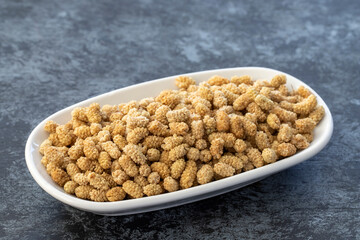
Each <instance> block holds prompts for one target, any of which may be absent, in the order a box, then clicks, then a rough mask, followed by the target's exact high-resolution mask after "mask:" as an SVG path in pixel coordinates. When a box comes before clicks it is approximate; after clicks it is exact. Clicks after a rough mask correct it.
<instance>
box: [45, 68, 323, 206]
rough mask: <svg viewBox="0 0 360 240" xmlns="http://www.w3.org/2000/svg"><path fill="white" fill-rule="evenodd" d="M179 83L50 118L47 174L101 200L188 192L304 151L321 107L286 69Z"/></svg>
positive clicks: (69, 189)
mask: <svg viewBox="0 0 360 240" xmlns="http://www.w3.org/2000/svg"><path fill="white" fill-rule="evenodd" d="M175 84H176V85H177V86H178V88H179V90H165V91H162V92H161V93H160V94H159V95H158V96H157V97H154V98H153V97H151V98H145V99H142V100H140V101H130V102H128V103H122V104H119V105H115V106H110V105H104V106H102V107H100V105H99V104H97V103H93V104H91V105H90V106H89V107H86V108H75V109H74V110H73V111H72V118H71V120H70V121H69V122H68V123H66V124H65V125H59V124H57V123H55V122H54V121H48V122H47V123H46V124H45V127H44V128H45V131H47V132H48V133H49V137H48V139H46V140H45V141H44V142H43V143H42V144H41V146H40V153H41V154H42V155H43V158H42V160H41V163H42V164H43V165H44V166H45V168H46V170H47V172H48V173H49V175H50V176H51V178H52V179H53V180H54V181H55V182H56V183H57V184H58V185H60V186H61V187H63V188H64V190H65V192H67V193H69V194H73V195H75V196H77V197H78V198H82V199H88V200H92V201H97V202H104V201H120V200H123V199H132V198H141V197H144V196H153V195H157V194H162V193H166V192H173V191H177V190H180V189H186V188H190V187H193V186H196V185H199V184H206V183H209V182H211V181H214V180H218V179H222V178H226V177H230V176H233V175H235V174H239V173H241V172H243V171H249V170H252V169H254V168H258V167H262V166H264V165H267V164H271V163H273V162H275V161H277V160H279V159H282V158H285V157H289V156H291V155H294V154H295V153H296V151H298V150H302V149H305V148H307V147H308V146H309V144H310V142H311V141H312V140H313V130H314V128H315V126H316V125H317V124H318V123H319V122H320V120H321V119H322V118H323V116H324V113H325V112H324V108H323V107H322V106H317V100H316V97H315V95H313V94H312V93H311V92H310V91H309V90H308V89H306V88H305V87H303V86H301V87H299V88H298V89H297V90H293V91H290V90H289V89H288V88H287V87H286V85H285V84H286V76H285V75H276V76H275V77H274V78H272V79H271V80H270V81H265V80H256V81H253V80H252V79H251V77H250V76H241V77H238V76H234V77H232V78H231V79H230V80H229V79H227V78H224V77H221V76H213V77H211V78H210V79H209V80H208V81H206V82H202V83H200V84H199V85H196V84H195V81H194V80H193V79H191V78H190V77H187V76H180V77H178V78H176V79H175Z"/></svg>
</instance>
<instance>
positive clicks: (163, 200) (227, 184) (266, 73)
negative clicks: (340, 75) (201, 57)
mask: <svg viewBox="0 0 360 240" xmlns="http://www.w3.org/2000/svg"><path fill="white" fill-rule="evenodd" d="M279 73H282V72H280V71H277V70H273V69H268V68H259V67H243V68H229V69H218V70H210V71H203V72H196V73H188V74H181V75H188V76H191V77H192V78H193V79H194V80H196V82H197V83H199V82H202V81H205V80H207V79H209V78H210V77H211V76H213V75H221V76H224V77H228V78H230V77H231V76H234V75H250V76H252V78H253V79H269V78H271V77H273V76H274V75H276V74H279ZM283 74H286V73H283ZM286 76H287V85H288V87H294V88H297V87H299V86H300V85H304V86H306V87H307V88H309V89H310V90H311V91H312V92H313V93H314V94H315V95H316V97H317V100H318V103H319V104H320V105H322V106H324V108H325V117H324V118H323V120H322V121H321V122H320V124H319V125H318V126H317V127H316V129H315V133H314V141H313V142H312V143H311V145H310V147H309V148H307V149H305V150H303V151H301V152H299V153H297V154H295V155H294V156H291V157H289V158H286V159H283V160H281V161H278V162H275V163H273V164H269V165H266V166H264V167H261V168H257V169H254V170H251V171H248V172H244V173H241V174H238V175H235V176H232V177H229V178H225V179H222V180H219V181H214V182H211V183H208V184H205V185H200V186H196V187H192V188H189V189H186V190H180V191H176V192H172V193H165V194H161V195H158V196H152V197H144V198H140V199H131V200H124V201H119V202H105V203H99V202H92V201H87V200H82V199H79V198H76V197H75V196H71V195H69V194H67V193H65V192H64V190H63V189H62V188H61V187H59V186H58V185H57V184H56V183H54V182H53V181H52V179H51V177H50V176H49V175H48V174H47V172H46V170H45V168H44V166H43V165H42V164H41V163H40V160H41V155H40V154H39V151H38V150H39V145H40V144H41V143H42V141H43V140H45V139H46V138H47V137H48V134H47V133H46V132H45V131H44V130H43V126H44V124H45V122H46V121H48V120H50V119H51V120H54V121H56V122H58V123H60V124H64V123H66V122H67V121H69V120H70V116H71V115H70V113H71V111H72V109H74V108H75V107H78V106H88V105H90V104H91V103H93V102H98V103H99V104H100V105H104V104H119V103H122V102H128V101H130V100H140V99H142V98H144V97H151V96H156V95H158V94H159V93H160V92H161V91H162V90H164V89H176V86H175V84H174V79H175V77H176V76H172V77H167V78H162V79H158V80H154V81H149V82H145V83H141V84H137V85H133V86H130V87H126V88H122V89H118V90H115V91H112V92H109V93H105V94H102V95H100V96H97V97H93V98H90V99H88V100H85V101H82V102H80V103H77V104H75V105H72V106H70V107H68V108H65V109H63V110H61V111H59V112H57V113H55V114H53V115H51V116H50V117H48V118H47V119H45V120H44V121H42V122H41V123H40V124H39V125H38V126H37V127H36V128H35V129H34V130H33V131H32V133H31V134H30V136H29V138H28V141H27V143H26V147H25V157H26V163H27V166H28V168H29V170H30V173H31V175H32V176H33V177H34V179H35V180H36V182H37V183H38V184H39V185H40V186H41V187H42V188H43V189H44V190H45V191H46V192H47V193H49V194H50V195H51V196H53V197H54V198H56V199H58V200H59V201H61V202H63V203H65V204H68V205H70V206H72V207H75V208H78V209H81V210H84V211H89V212H93V213H96V214H101V215H113V216H116V215H126V214H135V213H141V212H149V211H154V210H159V209H164V208H169V207H174V206H178V205H182V204H186V203H190V202H194V201H199V200H201V199H205V198H209V197H213V196H216V195H219V194H222V193H225V192H229V191H232V190H235V189H238V188H241V187H244V186H246V185H249V184H251V183H254V182H256V181H259V180H261V179H263V178H265V177H268V176H270V175H272V174H274V173H277V172H279V171H282V170H284V169H287V168H289V167H292V166H294V165H296V164H298V163H300V162H303V161H305V160H307V159H309V158H311V157H313V156H315V155H316V154H317V153H319V152H320V151H321V150H322V149H323V148H324V147H325V145H326V144H327V143H328V142H329V140H330V138H331V135H332V132H333V120H332V116H331V113H330V111H329V108H328V107H327V106H326V104H325V102H324V101H323V100H322V99H321V97H320V96H319V95H318V94H317V93H316V92H315V91H314V90H312V89H311V88H310V87H309V86H307V85H306V84H305V83H303V82H301V81H300V80H298V79H296V78H295V77H293V76H290V75H289V74H286Z"/></svg>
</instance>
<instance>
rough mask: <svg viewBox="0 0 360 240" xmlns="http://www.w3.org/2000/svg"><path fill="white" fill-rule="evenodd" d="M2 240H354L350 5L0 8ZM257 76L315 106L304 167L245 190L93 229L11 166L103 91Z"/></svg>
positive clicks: (357, 191) (355, 102)
mask: <svg viewBox="0 0 360 240" xmlns="http://www.w3.org/2000/svg"><path fill="white" fill-rule="evenodd" d="M100 2H101V3H100ZM0 6H1V7H0V93H1V94H0V143H1V145H0V161H1V168H0V179H1V181H0V237H1V238H2V239H41V238H43V239H62V238H64V239H73V238H87V239H99V238H101V237H102V238H104V239H110V238H116V237H117V238H119V239H121V238H134V239H140V238H148V239H155V238H168V239H205V238H211V239H219V238H220V239H232V238H249V239H360V228H359V226H360V156H359V150H360V147H359V142H360V121H359V119H360V93H359V92H360V87H359V86H360V84H359V82H360V79H359V76H360V67H359V66H360V43H359V39H360V15H359V9H360V2H359V1H358V0H352V1H335V0H334V1H310V0H309V1H246V2H242V3H240V2H238V1H221V3H220V1H185V2H184V1H162V2H158V1H156V2H155V1H151V0H144V1H127V2H126V1H53V2H52V3H51V2H50V1H10V0H9V1H3V0H0ZM237 66H264V67H270V68H275V69H279V70H282V71H285V72H288V73H290V74H292V75H294V76H296V77H298V78H299V79H302V80H304V81H305V82H306V83H307V84H309V85H310V86H311V87H312V88H314V89H315V90H316V91H317V92H318V93H319V94H320V95H321V96H322V97H323V99H324V100H325V102H327V103H328V105H329V107H330V109H331V111H332V113H333V117H334V126H335V129H334V135H333V138H332V140H331V142H330V143H329V145H328V146H327V147H326V148H325V149H324V150H323V151H322V152H321V153H319V154H318V155H317V156H316V157H313V158H312V159H310V160H308V161H306V162H304V163H302V164H300V165H298V166H295V167H293V168H291V169H288V170H286V171H284V172H281V173H278V174H276V175H274V176H271V177H269V178H267V179H264V180H263V181H260V182H258V183H255V184H252V185H250V186H248V187H246V188H243V189H240V190H237V191H233V192H231V193H228V194H224V195H222V196H219V197H214V198H211V199H208V200H204V201H200V202H197V203H192V204H188V205H185V206H180V207H176V208H172V209H168V210H162V211H157V212H151V213H145V214H138V215H133V216H123V217H104V216H97V215H93V214H91V213H86V212H82V211H79V210H76V209H73V208H71V207H69V206H66V205H64V204H62V203H61V202H59V201H57V200H55V199H54V198H52V197H51V196H50V195H48V194H47V193H45V192H44V191H43V190H42V189H41V188H40V187H39V186H38V185H37V184H36V183H35V181H34V180H33V179H32V177H31V176H30V173H29V172H28V170H27V167H26V164H25V160H24V146H25V142H26V139H27V137H28V136H29V134H30V132H31V130H32V129H33V128H34V127H35V126H36V125H37V124H38V123H39V122H40V121H41V120H42V119H44V118H45V117H47V116H48V115H50V114H52V113H54V112H56V111H58V110H60V109H62V108H64V107H66V106H69V105H71V104H74V103H76V102H78V101H81V100H84V99H87V98H89V97H91V96H95V95H98V94H101V93H105V92H108V91H110V90H113V89H117V88H121V87H124V86H128V85H131V84H134V83H139V82H145V81H148V80H152V79H156V78H160V77H165V76H170V75H174V74H180V73H185V72H193V71H200V70H206V69H216V68H225V67H237Z"/></svg>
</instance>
